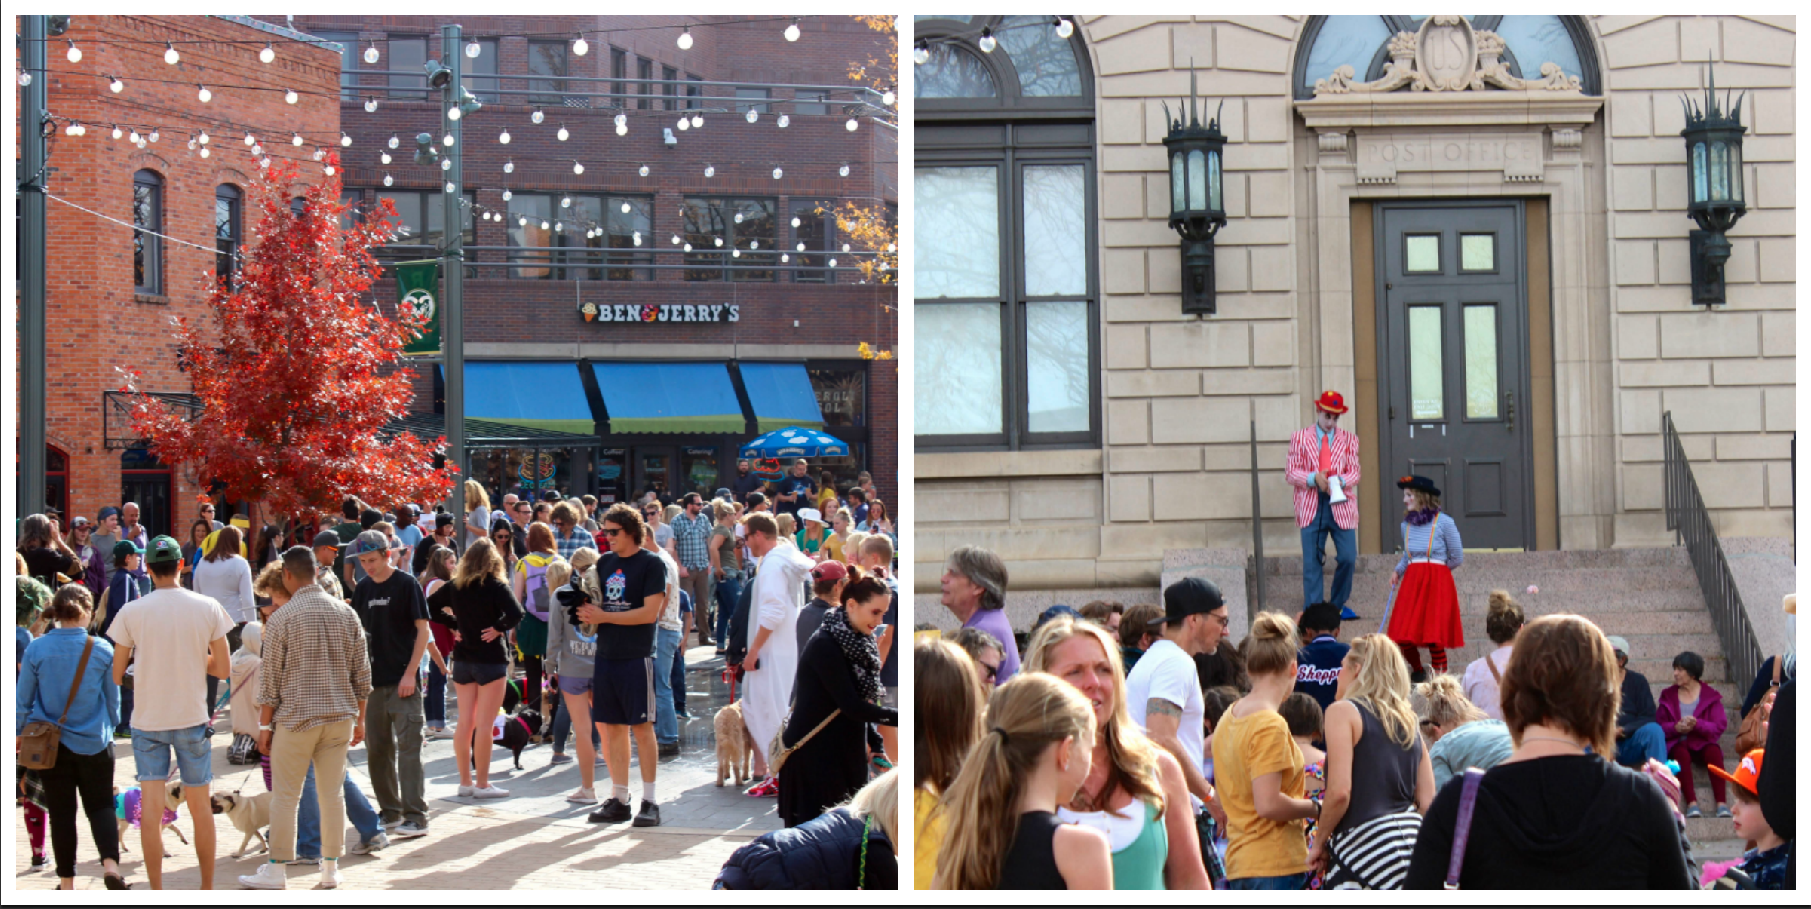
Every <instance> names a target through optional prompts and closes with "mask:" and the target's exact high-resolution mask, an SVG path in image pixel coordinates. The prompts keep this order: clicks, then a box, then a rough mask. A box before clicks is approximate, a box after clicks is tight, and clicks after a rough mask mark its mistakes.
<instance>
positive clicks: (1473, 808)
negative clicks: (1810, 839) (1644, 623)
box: [913, 478, 1796, 890]
mask: <svg viewBox="0 0 1811 909" xmlns="http://www.w3.org/2000/svg"><path fill="white" fill-rule="evenodd" d="M1402 485H1403V487H1404V489H1405V507H1406V508H1407V509H1408V510H1409V511H1410V513H1411V514H1413V513H1414V512H1416V511H1421V510H1430V511H1434V512H1435V513H1434V514H1432V515H1429V517H1428V518H1427V519H1426V520H1423V521H1422V522H1420V523H1419V524H1417V525H1416V526H1417V527H1420V528H1424V529H1423V530H1421V531H1420V536H1419V537H1417V539H1419V541H1420V546H1421V547H1423V548H1422V549H1421V553H1422V554H1427V553H1429V550H1430V548H1431V556H1429V557H1428V558H1429V561H1415V560H1414V558H1412V557H1411V558H1409V559H1408V560H1407V562H1408V564H1405V565H1402V566H1399V571H1400V572H1402V575H1403V576H1402V577H1400V578H1399V583H1398V585H1397V586H1398V589H1397V590H1396V592H1395V593H1396V596H1397V597H1398V598H1400V597H1401V596H1402V595H1403V594H1404V593H1405V592H1408V593H1410V599H1409V600H1408V601H1404V602H1406V603H1407V604H1408V605H1407V608H1408V609H1409V610H1411V611H1419V612H1420V617H1419V618H1417V620H1416V621H1415V622H1413V623H1411V626H1410V627H1413V628H1420V629H1422V631H1421V632H1412V633H1411V634H1408V635H1404V636H1402V637H1398V636H1397V635H1396V634H1384V633H1374V634H1364V635H1360V636H1358V637H1356V638H1354V639H1352V640H1349V641H1345V640H1341V628H1342V623H1343V621H1345V620H1346V616H1347V615H1348V614H1349V608H1348V607H1346V606H1345V605H1344V604H1340V603H1334V602H1331V601H1316V602H1313V603H1311V604H1310V605H1308V606H1307V607H1306V608H1305V609H1303V610H1302V611H1301V613H1300V614H1299V615H1297V616H1295V617H1294V618H1291V617H1289V616H1287V615H1284V614H1280V613H1274V612H1264V613H1260V614H1258V615H1256V616H1254V617H1253V618H1252V620H1251V624H1250V631H1249V633H1248V634H1247V635H1246V637H1245V638H1244V640H1242V641H1239V642H1237V643H1236V644H1235V643H1234V642H1233V641H1231V640H1229V639H1228V637H1227V632H1228V629H1229V626H1230V624H1231V622H1230V619H1229V617H1228V614H1227V603H1226V602H1225V600H1224V599H1223V598H1222V596H1221V595H1220V592H1219V590H1218V589H1217V588H1216V587H1215V586H1214V585H1213V584H1212V583H1210V582H1207V581H1205V580H1202V579H1199V578H1186V579H1183V580H1181V581H1179V582H1177V583H1175V584H1173V585H1171V586H1170V587H1168V588H1167V589H1165V590H1164V591H1163V594H1162V605H1161V606H1154V605H1150V604H1139V605H1134V606H1130V607H1125V606H1121V605H1120V604H1115V603H1108V602H1100V603H1090V604H1088V605H1087V606H1084V607H1082V608H1081V609H1080V610H1076V609H1072V608H1070V607H1067V606H1054V607H1051V608H1050V609H1047V610H1045V611H1044V613H1042V614H1041V615H1040V616H1039V617H1038V621H1037V623H1036V624H1035V625H1034V626H1033V628H1032V630H1031V632H1030V634H1029V635H1028V636H1025V637H1021V636H1018V635H1015V634H1014V632H1013V629H1012V626H1011V624H1010V622H1009V621H1008V620H1007V617H1006V615H1005V608H1004V607H1005V591H1006V587H1007V583H1008V576H1007V571H1006V567H1005V565H1004V563H1003V562H1002V561H1001V560H1000V559H999V558H998V557H997V556H996V555H994V554H993V553H991V552H988V551H986V550H982V549H977V548H973V547H965V548H961V549H957V550H955V551H954V552H952V553H951V555H950V557H949V560H948V562H947V565H946V567H945V571H944V573H943V576H942V579H941V589H942V594H943V603H944V605H945V606H946V607H947V608H949V609H950V610H951V612H952V614H953V615H954V617H955V618H956V619H957V620H958V621H959V622H960V624H961V627H960V628H958V629H956V630H954V631H951V632H948V633H942V632H939V631H937V630H936V629H935V627H934V626H931V625H928V624H921V625H920V626H919V631H920V634H919V637H918V640H917V642H916V645H915V647H914V684H915V702H916V709H917V724H916V733H915V739H914V749H915V750H914V755H915V758H914V759H915V764H914V767H913V773H914V779H913V786H914V789H913V796H914V820H915V823H916V830H917V839H916V847H915V848H916V854H915V856H914V880H915V884H916V886H917V887H919V888H920V889H925V888H931V889H973V888H1001V889H1106V888H1111V889H1122V890H1133V889H1208V888H1214V889H1231V890H1302V889H1439V888H1442V887H1445V888H1464V889H1477V888H1488V889H1512V888H1513V889H1527V888H1530V887H1538V888H1560V887H1567V888H1581V889H1584V888H1589V889H1599V888H1629V889H1636V888H1641V889H1662V888H1665V889H1671V888H1698V887H1719V888H1749V887H1757V888H1762V889H1769V888H1782V887H1784V888H1790V887H1792V886H1793V881H1794V880H1795V874H1794V871H1793V864H1792V855H1793V845H1792V842H1793V839H1794V830H1795V822H1794V813H1793V812H1794V805H1793V792H1794V783H1793V763H1792V760H1793V756H1794V755H1795V754H1796V748H1795V743H1794V737H1795V734H1796V723H1795V721H1794V719H1793V718H1792V717H1791V714H1790V712H1789V711H1790V710H1791V709H1792V705H1793V704H1794V703H1795V694H1794V691H1795V686H1796V682H1795V678H1796V657H1795V655H1794V654H1793V653H1792V652H1788V653H1787V654H1785V655H1783V656H1779V657H1774V658H1771V659H1769V660H1768V661H1767V664H1766V665H1765V666H1763V668H1762V670H1761V673H1760V675H1759V676H1758V677H1757V678H1756V679H1755V682H1754V687H1753V690H1752V691H1751V692H1750V695H1749V697H1748V698H1747V700H1746V703H1744V704H1743V706H1742V709H1741V714H1742V717H1743V718H1751V719H1748V722H1747V723H1746V724H1745V725H1744V729H1749V728H1750V727H1752V730H1753V731H1754V733H1755V734H1756V735H1757V736H1759V741H1758V744H1755V745H1754V746H1753V747H1752V749H1751V750H1748V751H1746V752H1745V753H1744V754H1743V755H1742V758H1741V760H1740V764H1739V766H1738V768H1737V769H1736V771H1735V772H1734V773H1731V772H1729V771H1727V770H1726V769H1725V768H1724V767H1723V762H1722V755H1721V751H1720V750H1719V747H1718V741H1719V739H1720V738H1721V737H1722V735H1723V733H1724V730H1725V729H1726V728H1727V727H1728V725H1729V723H1730V720H1729V718H1728V717H1727V716H1726V715H1725V712H1724V710H1723V707H1722V705H1721V699H1720V697H1719V696H1718V695H1717V693H1716V691H1715V689H1714V688H1712V687H1711V686H1709V685H1707V684H1704V683H1703V681H1702V679H1703V675H1704V660H1703V658H1702V657H1701V656H1699V655H1697V654H1694V653H1689V652H1687V653H1681V654H1679V655H1678V656H1677V657H1676V658H1675V659H1674V661H1673V666H1674V680H1673V681H1674V684H1673V685H1671V686H1669V687H1667V688H1665V689H1664V690H1663V691H1662V692H1661V694H1660V698H1659V704H1658V706H1656V705H1655V699H1654V697H1653V694H1652V692H1651V691H1650V688H1649V684H1648V682H1647V680H1646V679H1645V678H1642V677H1641V676H1640V674H1639V673H1637V672H1634V671H1633V670H1630V669H1628V667H1627V663H1628V657H1629V652H1630V647H1629V644H1628V643H1627V641H1625V640H1623V639H1622V638H1619V637H1612V636H1606V635H1605V634H1604V633H1603V632H1602V631H1601V630H1600V629H1599V628H1598V626H1597V625H1596V624H1594V623H1593V622H1591V621H1590V620H1588V619H1586V618H1583V617H1581V616H1577V615H1548V616H1543V617H1539V618H1536V619H1533V620H1532V621H1530V620H1528V619H1527V617H1526V616H1525V615H1524V613H1523V610H1522V607H1521V606H1520V605H1519V604H1518V603H1517V602H1516V601H1515V599H1514V598H1513V597H1511V596H1510V595H1509V594H1508V593H1506V592H1504V591H1495V592H1492V593H1491V595H1490V602H1489V604H1488V611H1487V614H1486V619H1485V627H1484V632H1485V634H1486V636H1487V637H1489V639H1490V640H1491V641H1492V643H1493V644H1495V645H1497V646H1496V647H1495V649H1493V650H1491V651H1490V652H1488V653H1486V654H1485V655H1484V656H1482V657H1479V658H1478V659H1477V660H1475V661H1473V662H1472V663H1471V664H1470V665H1468V666H1466V667H1464V669H1463V672H1462V673H1461V674H1459V675H1454V674H1449V673H1447V672H1446V671H1445V670H1446V669H1447V667H1446V665H1445V663H1446V659H1445V656H1446V655H1445V652H1444V649H1442V648H1439V647H1438V644H1439V642H1440V641H1441V640H1442V638H1443V636H1444V635H1446V634H1447V633H1448V631H1449V629H1448V627H1447V617H1446V607H1447V605H1449V603H1448V600H1447V594H1446V591H1445V588H1450V587H1451V584H1452V581H1451V576H1450V570H1451V567H1454V566H1456V564H1457V561H1458V547H1457V545H1456V541H1455V544H1454V546H1453V549H1452V550H1451V551H1452V553H1453V556H1452V561H1451V562H1450V563H1449V562H1448V561H1447V559H1446V557H1445V555H1444V553H1443V551H1442V550H1443V543H1442V542H1441V539H1440V537H1441V535H1442V534H1443V533H1445V532H1446V531H1445V530H1444V528H1443V527H1442V526H1441V522H1440V515H1438V513H1437V506H1436V507H1435V508H1432V509H1429V508H1428V507H1427V506H1428V505H1429V502H1428V499H1427V498H1426V496H1428V495H1430V493H1428V492H1427V491H1426V490H1424V489H1419V488H1418V487H1421V486H1424V485H1426V484H1424V482H1423V478H1404V480H1403V483H1402ZM1432 494H1433V495H1437V493H1432ZM1416 566H1428V567H1429V568H1438V569H1439V570H1440V571H1441V572H1445V573H1446V574H1445V575H1444V576H1442V575H1441V574H1431V575H1430V574H1428V573H1427V569H1423V570H1422V571H1421V572H1420V574H1421V575H1422V576H1421V577H1419V578H1417V577H1416V576H1415V574H1416ZM1450 605H1452V606H1454V607H1456V599H1455V600H1454V601H1452V602H1451V603H1450ZM1795 605H1796V604H1795V601H1794V599H1793V598H1790V597H1789V598H1788V611H1789V612H1795V611H1796V610H1795ZM1386 608H1388V607H1386ZM1394 608H1395V609H1402V608H1404V604H1403V602H1399V603H1398V604H1397V605H1396V606H1395V607H1394ZM1451 617H1452V619H1453V620H1454V621H1456V620H1457V610H1456V608H1454V609H1453V610H1452V615H1451ZM1384 624H1385V627H1386V628H1396V627H1397V626H1396V625H1395V623H1393V622H1391V621H1389V620H1388V619H1386V621H1385V623H1384ZM1412 645H1420V646H1429V645H1435V647H1434V648H1430V649H1432V655H1433V658H1434V660H1433V662H1434V665H1435V668H1436V672H1434V673H1431V674H1430V673H1427V672H1426V670H1425V669H1421V668H1420V667H1419V666H1418V665H1413V664H1418V663H1419V660H1414V659H1413V657H1415V656H1417V655H1418V654H1417V653H1416V650H1417V649H1418V648H1417V647H1414V646H1412ZM1416 670H1420V671H1416ZM1631 743H1633V744H1631ZM1669 756H1670V758H1669ZM1694 762H1696V763H1700V764H1701V765H1703V766H1705V767H1706V768H1707V769H1708V771H1709V772H1710V774H1711V775H1712V777H1713V780H1714V784H1713V790H1714V793H1715V797H1716V800H1717V811H1718V813H1719V814H1720V815H1722V816H1725V817H1733V819H1734V822H1735V830H1736V835H1737V836H1738V837H1740V838H1742V839H1744V840H1745V841H1746V851H1745V852H1744V853H1743V855H1742V856H1741V857H1740V858H1739V859H1736V860H1733V861H1729V862H1721V863H1711V862H1706V863H1703V864H1700V863H1699V862H1698V861H1697V859H1696V858H1695V857H1694V856H1693V854H1692V849H1691V840H1690V839H1689V837H1688V836H1687V825H1686V820H1687V818H1689V817H1699V816H1702V814H1703V812H1701V811H1700V810H1699V807H1698V805H1697V795H1696V792H1697V790H1696V789H1695V788H1694V783H1693V780H1692V777H1691V771H1690V768H1691V765H1692V763H1694ZM1726 784H1727V785H1726ZM1726 792H1727V793H1728V794H1729V796H1730V797H1731V800H1732V801H1731V802H1729V803H1726V802H1725V798H1724V796H1725V793H1726Z"/></svg>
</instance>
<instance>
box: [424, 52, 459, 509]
mask: <svg viewBox="0 0 1811 909" xmlns="http://www.w3.org/2000/svg"><path fill="white" fill-rule="evenodd" d="M459 38H460V28H459V26H458V25H444V26H441V28H440V47H441V51H440V59H441V66H442V67H444V68H445V70H446V76H447V78H446V82H445V84H444V85H442V86H441V89H440V91H441V104H440V126H441V129H442V130H444V135H448V136H452V137H453V145H452V147H451V148H449V149H447V152H446V153H447V156H448V159H449V160H450V161H451V162H452V166H451V167H450V168H448V169H447V170H446V172H445V174H444V176H445V177H446V180H445V184H446V185H445V186H443V187H441V189H442V191H443V194H442V196H441V203H442V205H443V208H442V217H441V224H443V225H445V227H443V228H442V229H443V230H444V231H445V232H446V233H445V247H444V248H443V249H442V252H441V262H440V272H441V280H442V281H445V282H446V284H445V285H444V290H443V292H442V293H441V301H440V303H441V313H442V319H443V320H444V324H443V325H442V326H441V333H440V343H441V345H442V349H443V350H445V352H446V447H447V452H448V455H449V456H450V457H451V458H452V461H453V463H454V464H456V465H458V471H459V472H458V478H459V479H458V481H457V482H455V483H454V484H453V488H452V489H450V490H448V491H447V502H446V510H447V512H448V513H450V514H452V515H454V516H455V517H457V516H460V515H463V514H464V513H465V488H464V487H465V482H464V481H465V478H466V470H467V468H468V466H469V465H468V464H467V463H466V458H465V307H464V299H463V297H464V293H465V213H464V211H462V210H461V209H462V207H463V206H464V204H465V175H464V173H463V171H464V159H465V141H464V138H463V137H462V136H461V135H460V129H461V127H462V125H463V124H464V122H465V118H464V117H449V116H448V115H447V112H448V111H451V110H457V109H458V108H459V103H460V101H461V100H462V99H461V98H460V89H461V87H462V86H461V84H460V82H461V80H460V67H461V63H462V60H461V57H462V56H463V55H462V54H461V53H460V41H459ZM428 67H429V74H430V78H432V77H433V75H434V73H433V67H434V61H432V60H430V61H428ZM460 524H461V526H463V524H464V522H463V521H461V522H460Z"/></svg>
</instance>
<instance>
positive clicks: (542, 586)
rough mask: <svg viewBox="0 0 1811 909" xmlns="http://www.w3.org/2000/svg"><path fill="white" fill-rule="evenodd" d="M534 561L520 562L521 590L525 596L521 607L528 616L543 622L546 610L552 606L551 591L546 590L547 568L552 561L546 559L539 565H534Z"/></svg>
mask: <svg viewBox="0 0 1811 909" xmlns="http://www.w3.org/2000/svg"><path fill="white" fill-rule="evenodd" d="M535 561H536V560H535V559H523V560H522V562H521V565H522V573H523V584H522V589H523V592H524V593H525V594H526V596H524V597H523V601H524V602H523V603H522V606H523V608H524V609H526V610H528V614H529V615H531V616H534V617H535V618H537V619H540V620H541V621H543V622H545V621H547V615H548V610H549V609H550V608H551V607H552V604H553V591H551V590H549V589H548V588H547V568H548V566H550V565H552V564H553V560H552V559H548V560H547V561H545V562H542V563H541V564H539V565H536V564H535Z"/></svg>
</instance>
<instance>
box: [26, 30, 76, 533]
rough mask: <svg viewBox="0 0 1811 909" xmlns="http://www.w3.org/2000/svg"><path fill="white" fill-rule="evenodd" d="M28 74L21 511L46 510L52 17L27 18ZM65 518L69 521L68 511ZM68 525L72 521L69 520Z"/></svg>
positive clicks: (36, 511)
mask: <svg viewBox="0 0 1811 909" xmlns="http://www.w3.org/2000/svg"><path fill="white" fill-rule="evenodd" d="M23 18H24V20H25V21H24V23H23V24H24V26H25V47H24V51H25V59H24V61H22V62H23V63H24V64H25V72H26V73H27V74H28V75H30V76H31V84H30V85H27V86H25V91H24V93H23V94H24V97H22V98H21V99H20V101H21V105H20V117H19V120H20V126H21V127H22V129H21V135H20V136H19V145H20V146H21V147H20V149H19V165H20V170H19V176H20V177H21V179H22V181H23V182H22V183H21V184H20V187H19V189H20V198H19V204H20V205H21V206H22V208H21V210H20V212H19V214H20V215H21V218H22V220H23V222H24V223H23V225H22V229H21V230H20V231H19V245H20V250H19V503H18V506H17V507H18V509H19V512H20V513H21V514H36V513H38V512H40V511H43V510H44V505H45V500H44V467H45V464H44V443H45V427H44V410H45V403H44V389H45V370H46V360H45V348H44V328H45V316H44V306H45V285H44V276H45V260H44V239H45V223H44V216H45V213H44V184H45V180H46V177H47V174H46V173H45V149H44V122H45V110H44V108H45V105H46V103H47V102H48V101H49V92H50V73H49V71H48V70H47V69H46V68H45V65H44V59H45V56H46V55H45V50H44V47H45V42H46V41H48V40H49V38H50V35H49V31H50V25H49V22H48V20H49V18H50V17H48V16H25V17H23ZM63 519H64V520H65V521H67V520H68V519H69V516H68V515H64V516H63ZM64 526H65V527H67V526H68V525H67V524H65V525H64Z"/></svg>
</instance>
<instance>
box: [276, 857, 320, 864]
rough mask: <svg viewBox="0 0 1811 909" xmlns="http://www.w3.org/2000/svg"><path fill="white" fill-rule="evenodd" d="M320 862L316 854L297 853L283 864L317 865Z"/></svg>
mask: <svg viewBox="0 0 1811 909" xmlns="http://www.w3.org/2000/svg"><path fill="white" fill-rule="evenodd" d="M320 863H321V857H320V856H318V855H313V856H301V855H298V856H296V857H295V858H292V859H290V860H289V861H287V862H284V863H283V864H285V865H319V864H320Z"/></svg>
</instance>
